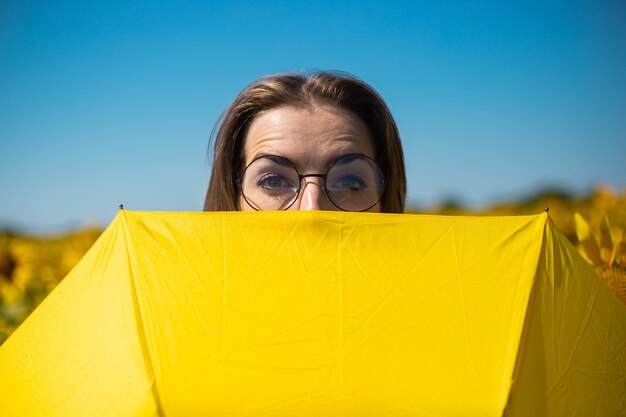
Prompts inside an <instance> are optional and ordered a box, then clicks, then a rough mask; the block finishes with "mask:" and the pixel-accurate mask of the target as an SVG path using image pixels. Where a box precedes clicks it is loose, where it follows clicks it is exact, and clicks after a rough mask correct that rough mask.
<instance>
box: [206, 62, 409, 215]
mask: <svg viewBox="0 0 626 417" xmlns="http://www.w3.org/2000/svg"><path fill="white" fill-rule="evenodd" d="M316 105H321V106H331V107H332V106H335V107H338V108H341V109H344V110H348V111H350V112H352V113H353V114H355V115H356V116H358V117H359V118H360V119H361V120H362V121H363V122H364V123H365V125H366V126H367V128H368V129H369V131H370V134H371V135H372V138H373V140H374V149H375V151H376V158H375V159H376V161H377V162H378V164H379V165H380V167H381V169H382V171H383V174H384V176H385V182H386V188H385V192H384V194H383V196H382V198H381V211H382V212H384V213H402V212H403V211H404V202H405V197H406V176H405V172H404V156H403V152H402V145H401V143H400V135H399V133H398V128H397V127H396V123H395V121H394V120H393V117H392V115H391V113H390V111H389V109H388V108H387V105H386V104H385V102H384V101H383V99H382V98H381V97H380V95H379V94H378V93H377V92H376V91H375V90H374V89H373V88H372V87H370V86H369V85H367V84H366V83H364V82H363V81H361V80H359V79H358V78H356V77H354V76H352V75H348V74H343V73H332V72H316V73H313V74H310V75H303V74H294V73H287V74H277V75H268V76H265V77H261V78H258V79H256V80H255V81H253V82H252V83H250V84H249V85H248V86H247V87H246V88H244V89H243V91H241V92H240V93H239V95H237V97H236V98H235V100H233V102H232V103H231V105H230V106H229V107H228V108H227V109H226V111H225V112H224V113H223V114H222V117H221V118H220V120H219V121H218V123H217V124H216V126H215V129H217V134H216V135H215V147H214V151H213V167H212V172H211V180H210V182H209V188H208V190H207V194H206V199H205V202H204V210H205V211H233V210H238V200H239V187H238V185H237V184H236V180H237V178H239V177H240V175H241V174H242V172H243V170H244V169H245V166H244V163H245V155H244V153H243V149H244V140H245V137H246V134H247V131H248V127H249V126H250V124H251V123H252V122H253V121H254V120H255V119H256V118H257V117H259V116H260V115H261V114H263V113H265V112H267V111H269V110H272V109H275V108H278V107H284V106H291V107H295V108H309V107H312V106H316ZM215 129H214V131H215Z"/></svg>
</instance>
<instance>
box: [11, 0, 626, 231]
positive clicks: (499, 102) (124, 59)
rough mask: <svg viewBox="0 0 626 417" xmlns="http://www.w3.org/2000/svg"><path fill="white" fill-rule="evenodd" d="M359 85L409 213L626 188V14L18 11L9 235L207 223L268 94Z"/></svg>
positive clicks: (458, 7) (297, 8) (600, 10)
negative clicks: (329, 73) (295, 78)
mask: <svg viewBox="0 0 626 417" xmlns="http://www.w3.org/2000/svg"><path fill="white" fill-rule="evenodd" d="M298 69H329V70H343V71H348V72H351V73H353V74H355V75H357V76H359V77H360V78H362V79H364V80H365V81H367V82H368V83H370V84H371V85H373V86H374V87H375V88H376V89H377V90H378V91H379V92H380V93H381V95H382V96H383V97H384V98H385V99H386V101H387V103H388V105H389V107H390V108H391V110H392V112H393V114H394V115H395V117H396V121H397V123H398V126H399V129H400V133H401V136H402V140H403V144H404V147H405V152H406V162H407V174H408V180H409V202H410V203H411V204H413V205H419V206H424V205H430V204H435V203H437V202H439V201H441V200H442V199H445V198H448V197H456V198H458V199H459V200H461V201H462V202H465V203H467V204H471V205H482V204H488V203H491V202H493V201H498V200H501V199H507V198H517V197H520V196H524V195H527V194H529V193H531V192H533V191H534V190H537V189H540V188H541V187H546V186H559V187H563V188H565V189H567V190H571V191H572V192H577V193H581V192H585V191H588V190H589V189H590V188H592V187H593V186H594V185H596V184H598V183H606V184H609V185H612V186H613V187H615V188H617V189H623V188H624V187H625V186H626V3H624V2H623V1H618V0H613V1H610V0H600V1H597V2H588V1H562V2H546V1H534V2H496V1H493V2H485V1H458V2H451V1H447V2H419V1H407V2H378V1H376V2H374V1H354V2H341V1H339V2H331V1H305V2H300V1H289V2H278V1H276V2H272V1H266V2H243V1H235V2H226V1H224V2H221V1H220V2H208V1H207V2H201V1H187V2H184V1H180V2H169V1H168V2H166V1H145V2H135V1H128V0H125V1H116V0H108V1H106V2H105V1H102V2H84V1H55V2H49V1H28V0H20V1H17V0H5V1H2V2H0V225H5V226H7V225H8V226H11V227H20V228H26V229H30V230H55V229H60V228H69V227H74V226H76V225H80V224H83V223H86V222H97V223H100V224H102V225H106V224H107V223H108V222H109V221H110V220H111V219H112V218H113V217H114V216H115V214H116V211H117V205H118V204H119V203H120V202H123V203H124V206H125V207H126V208H128V209H133V210H180V211H195V210H201V208H202V204H203V201H204V194H205V190H206V186H207V184H208V180H209V172H210V171H209V164H208V162H207V159H206V152H207V144H208V139H209V136H210V133H211V129H212V127H213V124H214V123H215V121H216V119H217V118H218V116H219V115H220V113H221V112H222V110H223V109H224V108H225V107H226V106H227V105H228V103H229V102H230V100H232V99H233V97H234V96H235V95H236V94H237V92H238V91H239V90H241V88H242V87H244V86H245V85H246V84H247V83H248V82H250V81H251V80H252V79H254V78H256V77H258V76H261V75H264V74H268V73H273V72H278V71H285V70H298Z"/></svg>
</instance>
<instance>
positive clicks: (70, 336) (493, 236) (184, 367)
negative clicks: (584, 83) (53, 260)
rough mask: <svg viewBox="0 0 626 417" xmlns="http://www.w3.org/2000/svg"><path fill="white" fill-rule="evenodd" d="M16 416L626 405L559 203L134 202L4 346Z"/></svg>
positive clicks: (513, 412) (605, 318)
mask: <svg viewBox="0 0 626 417" xmlns="http://www.w3.org/2000/svg"><path fill="white" fill-rule="evenodd" d="M0 396H1V400H0V415H3V416H4V415H7V416H29V417H32V416H109V415H111V416H168V417H174V416H192V415H194V416H201V415H212V416H302V417H306V416H353V415H354V416H459V415H463V416H481V417H483V416H501V415H507V416H561V415H562V416H572V415H602V416H618V415H622V416H623V415H626V307H625V306H624V305H622V304H621V303H620V301H619V300H618V299H617V298H616V297H615V296H614V295H613V294H612V293H611V292H610V291H609V290H608V289H607V288H606V287H605V286H604V285H603V284H602V283H601V282H600V281H599V279H598V278H597V276H596V275H595V272H594V271H593V270H592V269H591V267H589V266H588V265H587V264H586V262H585V261H584V260H583V259H582V258H581V257H580V256H579V255H578V253H577V251H576V250H575V249H574V248H573V247H572V246H571V245H570V244H569V242H568V241H567V240H566V239H565V238H564V237H563V236H562V235H561V234H560V232H559V231H558V230H556V228H555V227H554V225H553V223H552V222H551V221H550V219H549V217H548V216H547V214H541V215H537V216H520V217H491V218H488V217H437V216H417V215H389V214H371V213H331V212H280V213H277V212H259V213H236V212H230V213H148V212H130V211H120V213H119V215H118V217H117V218H116V219H115V221H114V222H113V223H112V224H111V225H110V226H109V227H108V228H107V230H106V231H105V232H104V233H103V235H102V236H101V237H100V239H99V240H98V241H97V242H96V244H95V245H94V246H93V247H92V248H91V249H90V251H89V252H88V253H87V254H86V255H85V257H84V258H83V259H82V260H81V261H80V263H79V264H78V265H77V266H76V267H75V269H74V270H73V271H72V272H71V273H70V274H69V275H68V276H67V277H66V278H65V279H64V280H63V281H62V282H61V284H60V285H59V286H58V287H57V288H56V289H55V290H54V291H53V292H52V293H51V294H50V296H49V297H48V298H47V299H46V300H45V301H44V302H43V303H42V305H41V306H40V307H39V308H38V309H37V310H36V311H35V312H34V313H33V314H32V315H31V316H30V317H29V318H28V319H27V320H26V321H25V322H24V324H23V325H22V326H21V327H20V328H19V329H18V330H17V331H16V332H15V333H14V334H13V335H12V336H11V337H10V338H9V339H8V340H7V341H6V342H5V343H4V345H2V346H1V347H0Z"/></svg>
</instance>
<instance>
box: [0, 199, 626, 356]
mask: <svg viewBox="0 0 626 417" xmlns="http://www.w3.org/2000/svg"><path fill="white" fill-rule="evenodd" d="M545 210H548V214H549V215H550V217H551V218H552V220H553V221H554V222H555V223H556V225H557V226H558V228H559V229H560V230H561V231H562V232H563V233H564V234H565V235H566V236H567V237H568V239H569V240H570V241H571V242H572V243H573V244H574V245H576V246H577V247H578V249H579V251H580V253H581V254H582V256H583V257H585V259H587V261H588V262H589V263H590V264H591V265H593V266H594V267H595V268H596V270H597V272H598V275H599V276H600V278H601V279H602V280H603V281H604V282H605V284H606V285H607V286H608V287H609V288H611V289H612V290H613V291H614V292H615V293H616V294H617V296H618V297H620V298H621V300H622V301H623V302H624V303H626V190H622V191H620V192H617V191H615V190H612V189H610V188H607V187H600V188H597V189H596V190H594V191H593V192H591V193H589V194H588V195H584V196H579V197H572V196H570V195H568V194H566V193H563V192H558V191H546V192H542V193H539V194H537V195H536V196H532V197H530V198H527V199H524V200H522V201H516V202H506V203H499V204H494V205H491V206H488V207H485V208H481V209H472V210H469V209H467V208H465V207H463V206H462V205H460V204H456V203H454V202H448V203H446V204H443V205H441V206H437V207H431V208H421V209H419V210H418V209H409V210H407V212H410V213H428V214H442V215H479V216H485V215H487V216H504V215H525V214H538V213H541V212H543V211H545ZM101 233H102V230H100V229H94V228H87V229H81V230H76V231H73V232H71V233H67V234H64V235H59V236H48V237H41V236H36V235H25V234H20V233H14V232H8V231H1V230H0V344H2V343H3V342H4V341H5V340H6V339H7V338H8V337H9V335H10V334H11V333H12V332H13V331H14V330H15V329H16V328H17V327H18V326H19V325H20V324H21V323H22V322H23V321H24V320H25V319H26V318H27V317H28V315H29V314H30V313H31V312H32V311H33V310H34V309H35V308H36V307H37V306H38V305H39V304H40V303H41V302H42V301H43V300H44V298H45V297H46V296H47V295H48V294H49V293H50V291H52V290H53V289H54V287H56V285H57V284H58V283H59V282H61V280H62V279H63V277H65V276H66V275H67V273H68V272H69V271H70V270H71V269H72V268H73V267H74V265H75V264H76V263H77V262H78V260H79V259H80V258H81V257H82V256H83V255H84V254H85V252H86V251H87V250H88V249H89V248H90V247H91V245H92V244H93V243H94V242H95V241H96V239H97V238H98V236H100V234H101Z"/></svg>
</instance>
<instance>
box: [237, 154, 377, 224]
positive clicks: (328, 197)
mask: <svg viewBox="0 0 626 417" xmlns="http://www.w3.org/2000/svg"><path fill="white" fill-rule="evenodd" d="M349 156H358V157H361V158H364V159H369V160H370V161H371V162H373V163H374V166H376V168H377V169H378V172H380V179H381V181H382V192H381V193H380V196H379V197H378V199H377V200H376V201H375V202H374V203H373V204H372V205H371V206H369V207H367V208H365V209H363V210H359V211H354V210H346V209H344V208H341V207H339V206H338V205H337V204H335V202H334V201H333V199H332V198H330V194H329V193H328V188H326V177H327V176H328V173H329V172H330V170H331V169H332V168H333V166H334V165H335V164H336V163H337V162H338V161H339V160H341V159H343V158H346V157H349ZM272 157H273V158H280V159H282V160H284V161H287V162H288V163H289V165H291V166H292V167H293V169H294V170H295V171H296V173H297V174H298V192H297V193H296V197H295V198H294V199H293V201H292V202H291V203H290V204H289V205H288V206H287V207H285V208H284V209H282V210H280V211H284V210H289V208H290V207H291V206H293V205H294V204H295V202H296V201H298V197H300V191H302V180H303V179H305V178H311V177H313V178H322V179H323V180H324V193H325V194H326V198H327V199H328V201H330V202H331V204H332V205H333V206H335V207H337V208H338V209H339V210H341V211H346V212H354V213H361V212H363V211H367V210H369V209H371V208H372V207H374V206H375V205H376V204H378V203H379V202H380V200H381V199H382V198H383V195H385V191H386V188H387V181H386V179H385V175H384V173H383V170H382V169H381V168H380V165H379V164H378V162H376V161H375V160H374V159H372V158H370V157H369V156H367V155H363V154H361V153H348V154H345V155H341V156H339V157H337V158H336V159H335V160H334V161H333V162H331V164H330V165H329V166H328V169H327V170H326V173H325V174H300V171H298V168H296V165H295V164H294V163H293V162H291V161H290V160H289V159H287V158H285V157H284V156H280V155H262V156H259V157H257V158H254V159H253V160H252V161H250V163H249V164H248V165H246V167H245V168H244V170H243V172H242V173H241V176H240V177H239V178H237V179H236V180H235V184H237V186H238V187H239V192H240V194H241V195H242V196H243V199H244V200H245V201H246V203H247V204H248V205H249V206H250V207H252V208H253V209H254V210H255V211H265V210H263V209H258V208H256V207H255V206H254V205H252V203H251V202H250V201H248V198H247V197H246V194H245V193H244V192H243V178H244V177H245V175H246V171H247V170H248V168H249V167H250V165H252V164H253V163H255V162H256V161H257V160H259V159H262V158H272Z"/></svg>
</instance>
